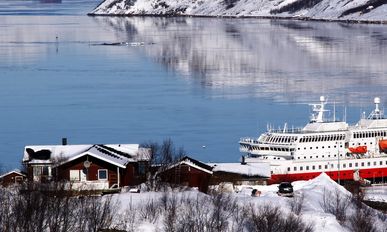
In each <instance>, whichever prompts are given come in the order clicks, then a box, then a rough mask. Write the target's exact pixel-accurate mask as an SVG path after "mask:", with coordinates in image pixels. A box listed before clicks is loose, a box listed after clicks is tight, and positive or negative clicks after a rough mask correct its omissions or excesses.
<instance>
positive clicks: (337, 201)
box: [320, 189, 352, 225]
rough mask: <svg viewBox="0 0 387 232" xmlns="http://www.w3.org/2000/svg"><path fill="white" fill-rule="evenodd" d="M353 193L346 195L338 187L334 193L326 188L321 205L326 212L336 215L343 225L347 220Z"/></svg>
mask: <svg viewBox="0 0 387 232" xmlns="http://www.w3.org/2000/svg"><path fill="white" fill-rule="evenodd" d="M351 200H352V197H351V195H346V194H343V193H341V192H340V190H338V189H336V190H335V192H334V193H332V192H330V191H327V190H326V189H324V193H323V199H322V202H320V205H321V207H322V209H323V210H324V212H325V213H330V214H333V215H335V217H336V220H337V221H338V222H339V223H340V224H341V225H343V224H344V223H345V221H346V220H347V208H348V206H349V205H350V204H351Z"/></svg>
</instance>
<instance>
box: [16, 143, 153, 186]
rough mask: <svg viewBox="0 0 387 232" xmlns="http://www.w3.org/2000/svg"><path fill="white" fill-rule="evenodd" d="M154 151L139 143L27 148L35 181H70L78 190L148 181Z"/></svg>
mask: <svg viewBox="0 0 387 232" xmlns="http://www.w3.org/2000/svg"><path fill="white" fill-rule="evenodd" d="M149 154H150V152H149V150H148V149H145V148H140V147H139V145H138V144H110V145H102V144H94V145H59V146H55V145H54V146H27V147H26V148H25V153H24V158H23V161H24V163H25V164H26V166H27V170H28V178H29V179H30V180H33V181H49V180H66V181H70V182H71V183H72V187H73V188H76V189H78V188H79V189H107V188H110V187H121V186H130V185H137V184H139V183H141V182H144V181H145V178H146V173H147V171H148V167H149V159H150V155H149Z"/></svg>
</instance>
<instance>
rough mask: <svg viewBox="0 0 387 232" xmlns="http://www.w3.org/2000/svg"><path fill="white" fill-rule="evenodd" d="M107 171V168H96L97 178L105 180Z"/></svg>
mask: <svg viewBox="0 0 387 232" xmlns="http://www.w3.org/2000/svg"><path fill="white" fill-rule="evenodd" d="M107 179H108V172H107V169H98V180H107Z"/></svg>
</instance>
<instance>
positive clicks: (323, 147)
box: [297, 145, 343, 150]
mask: <svg viewBox="0 0 387 232" xmlns="http://www.w3.org/2000/svg"><path fill="white" fill-rule="evenodd" d="M336 147H337V146H336V145H334V146H333V148H336ZM340 147H343V145H340ZM328 148H331V146H328ZM297 149H298V150H300V149H301V148H300V147H299V148H297ZM309 149H310V150H312V149H313V147H310V148H309ZM316 149H319V147H316ZM321 149H325V146H322V147H321ZM304 150H306V147H304Z"/></svg>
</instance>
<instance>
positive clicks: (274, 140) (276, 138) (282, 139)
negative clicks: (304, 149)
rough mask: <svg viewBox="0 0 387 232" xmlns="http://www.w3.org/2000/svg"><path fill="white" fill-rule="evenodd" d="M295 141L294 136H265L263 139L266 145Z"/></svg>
mask: <svg viewBox="0 0 387 232" xmlns="http://www.w3.org/2000/svg"><path fill="white" fill-rule="evenodd" d="M296 140H297V137H296V136H291V137H284V136H267V137H264V138H263V142H268V143H291V142H294V141H296Z"/></svg>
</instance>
